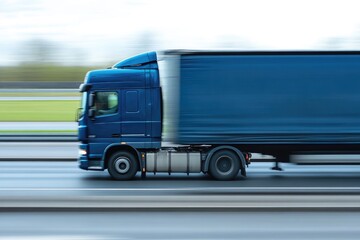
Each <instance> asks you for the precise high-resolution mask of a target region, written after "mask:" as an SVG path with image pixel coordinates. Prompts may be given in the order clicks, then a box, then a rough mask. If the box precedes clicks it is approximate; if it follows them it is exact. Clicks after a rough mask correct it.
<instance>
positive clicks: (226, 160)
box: [215, 156, 234, 174]
mask: <svg viewBox="0 0 360 240" xmlns="http://www.w3.org/2000/svg"><path fill="white" fill-rule="evenodd" d="M215 166H216V168H217V169H218V170H219V172H220V173H221V174H228V173H230V172H231V171H232V170H233V168H234V165H233V164H232V159H231V158H230V157H228V156H220V157H219V158H218V159H216V162H215Z"/></svg>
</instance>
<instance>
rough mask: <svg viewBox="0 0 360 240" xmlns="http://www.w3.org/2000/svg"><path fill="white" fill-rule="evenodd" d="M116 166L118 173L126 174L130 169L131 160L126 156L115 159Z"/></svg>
mask: <svg viewBox="0 0 360 240" xmlns="http://www.w3.org/2000/svg"><path fill="white" fill-rule="evenodd" d="M114 166H115V169H116V171H117V172H118V173H121V174H125V173H127V172H128V171H129V170H130V160H129V159H128V158H125V157H119V158H117V159H116V160H115V162H114Z"/></svg>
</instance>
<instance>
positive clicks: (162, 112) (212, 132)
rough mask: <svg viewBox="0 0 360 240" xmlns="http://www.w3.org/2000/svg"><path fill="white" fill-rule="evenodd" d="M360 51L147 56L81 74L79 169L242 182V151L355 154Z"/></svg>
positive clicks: (125, 176) (245, 159)
mask: <svg viewBox="0 0 360 240" xmlns="http://www.w3.org/2000/svg"><path fill="white" fill-rule="evenodd" d="M359 89H360V52H357V51H236V52H234V51H231V52H230V51H190V50H168V51H162V52H147V53H143V54H140V55H137V56H134V57H130V58H128V59H125V60H123V61H121V62H119V63H117V64H115V65H113V66H112V67H111V68H109V69H102V70H94V71H90V72H88V73H87V74H86V76H85V80H84V83H83V84H82V85H81V86H80V92H82V103H81V108H80V111H79V112H80V114H79V117H78V122H79V126H78V140H79V141H80V144H79V159H78V162H79V167H80V168H82V169H85V170H105V169H108V171H109V173H110V175H111V176H112V177H113V178H114V179H117V180H129V179H132V178H133V177H134V176H135V175H136V173H137V172H141V176H142V177H145V176H146V173H154V174H156V173H158V172H165V173H169V174H171V173H185V174H191V173H200V172H202V173H207V174H209V175H210V176H212V177H213V178H215V179H217V180H231V179H234V178H235V177H236V176H237V175H238V174H239V172H240V173H241V175H242V176H246V167H247V166H248V165H249V164H250V159H251V156H252V154H251V153H261V154H266V155H272V156H274V157H275V160H274V162H276V163H278V162H288V161H289V156H290V155H291V154H307V153H326V154H332V153H342V154H343V153H352V154H353V153H360V95H359Z"/></svg>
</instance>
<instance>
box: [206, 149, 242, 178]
mask: <svg viewBox="0 0 360 240" xmlns="http://www.w3.org/2000/svg"><path fill="white" fill-rule="evenodd" d="M239 170H240V159H239V157H238V156H237V155H236V154H235V153H234V152H232V151H229V150H220V151H218V152H216V153H214V155H213V156H212V157H211V159H210V165H209V175H210V176H212V177H213V178H215V179H217V180H232V179H234V178H235V177H236V176H237V175H238V173H239Z"/></svg>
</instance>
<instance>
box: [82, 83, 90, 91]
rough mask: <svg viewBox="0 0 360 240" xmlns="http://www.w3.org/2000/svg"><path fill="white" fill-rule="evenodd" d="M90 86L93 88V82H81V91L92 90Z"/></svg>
mask: <svg viewBox="0 0 360 240" xmlns="http://www.w3.org/2000/svg"><path fill="white" fill-rule="evenodd" d="M90 88H91V84H87V83H82V84H80V87H79V92H87V91H89V90H90Z"/></svg>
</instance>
